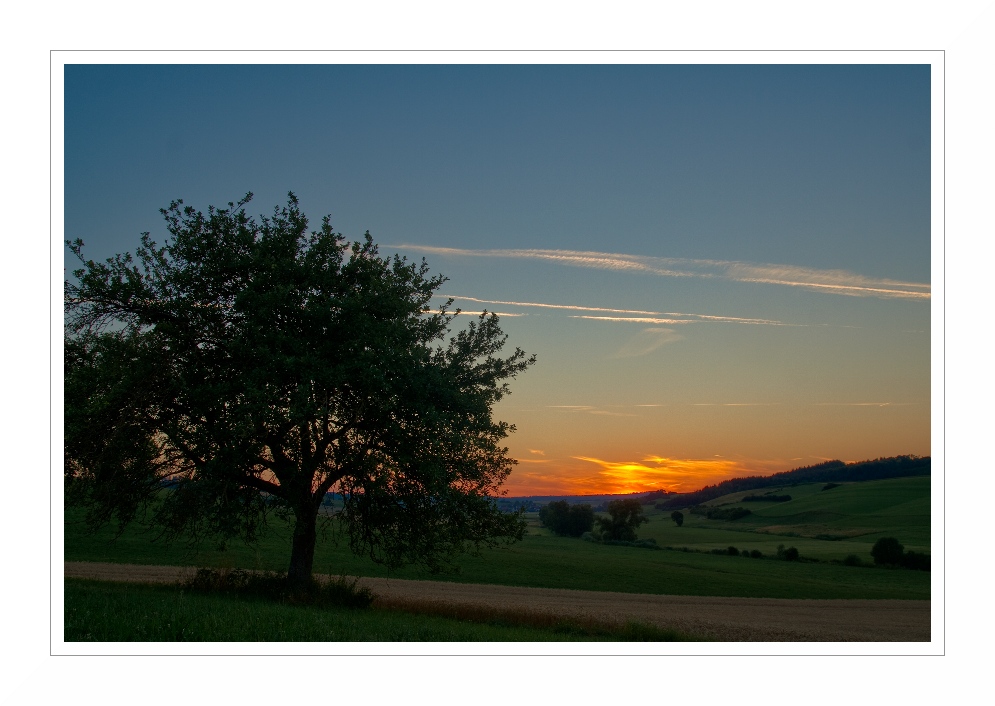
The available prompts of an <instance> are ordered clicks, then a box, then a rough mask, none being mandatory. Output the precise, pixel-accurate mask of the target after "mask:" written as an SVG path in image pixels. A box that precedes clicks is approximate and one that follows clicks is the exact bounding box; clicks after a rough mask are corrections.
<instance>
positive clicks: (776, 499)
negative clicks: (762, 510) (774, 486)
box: [743, 495, 791, 503]
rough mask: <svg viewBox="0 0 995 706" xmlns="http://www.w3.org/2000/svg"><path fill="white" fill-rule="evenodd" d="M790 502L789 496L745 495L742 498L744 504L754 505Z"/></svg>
mask: <svg viewBox="0 0 995 706" xmlns="http://www.w3.org/2000/svg"><path fill="white" fill-rule="evenodd" d="M789 500H791V496H790V495H747V496H746V497H744V498H743V501H744V502H748V503H754V502H767V503H786V502H788V501H789Z"/></svg>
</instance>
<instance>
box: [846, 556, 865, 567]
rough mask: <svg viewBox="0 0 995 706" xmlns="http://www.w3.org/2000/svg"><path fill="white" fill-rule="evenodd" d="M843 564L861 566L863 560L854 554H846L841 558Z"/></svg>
mask: <svg viewBox="0 0 995 706" xmlns="http://www.w3.org/2000/svg"><path fill="white" fill-rule="evenodd" d="M843 565H844V566H863V565H864V562H863V561H862V560H861V558H860V557H859V556H857V555H856V554H847V555H846V558H845V559H844V560H843Z"/></svg>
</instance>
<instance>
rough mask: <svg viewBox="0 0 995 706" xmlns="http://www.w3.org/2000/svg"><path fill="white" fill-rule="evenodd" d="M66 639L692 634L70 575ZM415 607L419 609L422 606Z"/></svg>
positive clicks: (548, 638)
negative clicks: (320, 602)
mask: <svg viewBox="0 0 995 706" xmlns="http://www.w3.org/2000/svg"><path fill="white" fill-rule="evenodd" d="M64 611H65V630H64V639H65V640H66V642H90V641H93V642H413V641H417V642H566V641H581V642H592V641H623V642H635V641H657V642H670V641H687V640H692V639H694V638H690V637H687V636H682V635H680V634H678V633H676V632H674V631H669V630H661V629H658V628H655V627H651V626H644V625H638V624H629V625H625V626H613V625H603V624H598V623H594V622H584V621H572V620H560V619H556V618H553V617H551V616H542V615H532V614H515V613H512V612H509V611H497V610H488V609H477V608H460V607H459V606H448V607H447V606H446V605H444V604H437V605H428V606H426V605H424V604H411V605H406V604H403V603H400V602H395V603H384V604H382V605H378V604H377V602H374V607H373V608H372V609H366V610H364V609H359V608H345V607H337V608H330V607H324V608H317V607H313V606H303V605H291V604H288V603H285V602H274V601H273V600H271V599H266V598H261V597H252V596H247V595H238V594H233V593H215V592H200V591H192V590H190V589H189V588H184V587H180V586H175V585H174V586H169V585H163V586H151V585H142V584H124V583H111V582H102V581H88V580H82V579H65V603H64ZM410 611H418V612H417V613H413V612H410Z"/></svg>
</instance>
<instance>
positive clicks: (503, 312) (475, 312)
mask: <svg viewBox="0 0 995 706" xmlns="http://www.w3.org/2000/svg"><path fill="white" fill-rule="evenodd" d="M460 313H461V314H466V315H467V316H480V315H481V314H483V313H484V312H482V311H463V310H462V309H460ZM487 313H488V314H497V315H498V316H528V314H521V313H519V314H511V313H508V312H506V311H488V312H487Z"/></svg>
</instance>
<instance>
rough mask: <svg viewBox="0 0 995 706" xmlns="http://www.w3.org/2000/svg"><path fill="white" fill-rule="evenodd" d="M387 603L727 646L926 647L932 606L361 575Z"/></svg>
mask: <svg viewBox="0 0 995 706" xmlns="http://www.w3.org/2000/svg"><path fill="white" fill-rule="evenodd" d="M195 572H196V569H195V568H193V567H176V566H145V565H136V564H112V563H98V562H68V561H67V562H65V576H66V577H70V578H88V579H99V580H105V581H136V582H143V583H172V582H176V581H181V580H185V579H187V578H190V577H191V576H193V574H194V573H195ZM359 583H360V585H364V586H368V587H370V588H371V589H372V590H373V591H374V592H375V593H376V594H377V596H378V601H380V602H382V603H384V604H385V605H393V606H402V607H408V608H410V609H411V610H412V611H419V610H426V611H430V612H438V611H439V610H440V609H441V610H444V609H445V608H446V607H449V606H459V607H463V608H467V607H469V608H478V609H481V610H485V611H489V610H496V611H508V612H515V613H522V612H532V613H536V614H545V615H556V616H559V617H563V618H581V619H592V620H597V621H599V622H618V623H626V622H628V621H636V622H640V623H645V624H649V625H654V626H657V627H660V628H664V629H673V630H678V631H680V632H683V633H688V634H696V635H701V636H703V637H706V638H711V639H714V640H721V641H728V642H761V641H762V642H928V641H929V640H930V601H928V600H864V599H848V600H841V599H834V600H825V599H785V598H722V597H712V596H662V595H651V594H644V593H616V592H607V591H578V590H568V589H551V588H521V587H515V586H495V585H485V584H464V583H451V582H443V581H412V580H405V579H384V578H360V579H359Z"/></svg>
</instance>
